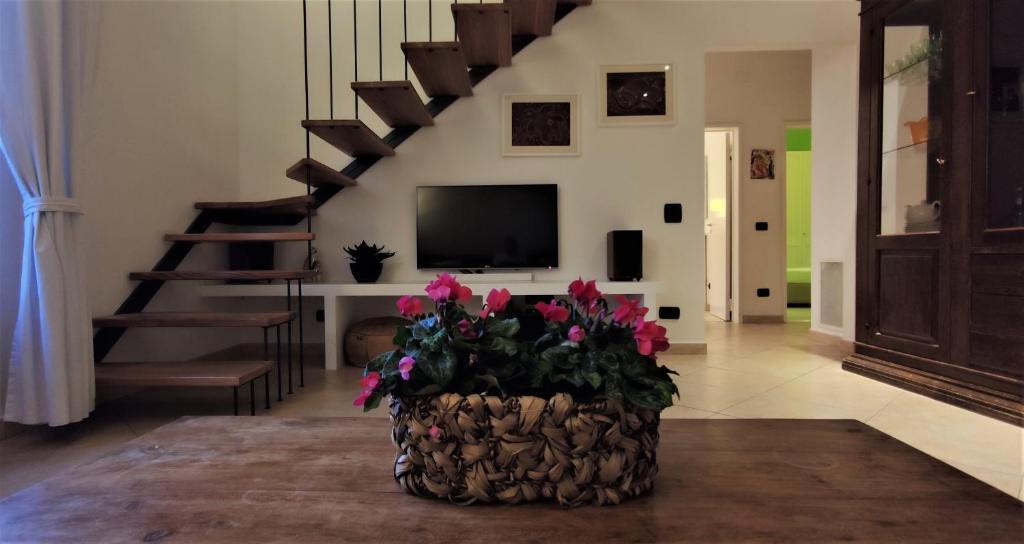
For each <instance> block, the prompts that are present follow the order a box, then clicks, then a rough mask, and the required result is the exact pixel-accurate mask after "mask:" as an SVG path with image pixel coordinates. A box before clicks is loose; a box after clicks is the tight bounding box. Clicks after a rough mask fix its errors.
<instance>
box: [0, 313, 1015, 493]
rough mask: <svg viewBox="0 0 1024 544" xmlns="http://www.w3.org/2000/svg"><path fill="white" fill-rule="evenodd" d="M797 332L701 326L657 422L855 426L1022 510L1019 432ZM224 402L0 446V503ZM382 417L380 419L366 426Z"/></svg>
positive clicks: (317, 382) (325, 375) (178, 402)
mask: <svg viewBox="0 0 1024 544" xmlns="http://www.w3.org/2000/svg"><path fill="white" fill-rule="evenodd" d="M807 330H808V324H807V323H806V322H800V321H793V322H790V323H787V324H786V325H736V324H730V323H722V322H720V321H715V320H709V321H708V322H707V340H708V353H707V355H684V356H664V357H662V359H661V360H662V361H663V362H664V363H665V364H667V365H669V366H670V367H672V368H673V369H674V370H676V371H677V372H679V374H680V375H679V377H678V378H677V380H678V384H679V389H680V393H681V398H680V399H679V400H678V401H677V402H678V405H677V406H673V407H671V408H669V409H668V410H666V411H665V413H664V417H668V418H843V419H858V420H861V421H864V422H866V423H867V424H868V425H871V426H873V427H875V428H877V429H879V430H881V431H883V432H885V433H887V434H889V435H891V436H893V437H895V438H897V439H899V440H901V441H903V442H906V443H907V444H909V445H911V446H913V447H915V448H917V449H919V450H921V451H924V452H925V453H928V454H929V455H932V456H934V457H937V458H939V459H942V460H943V461H945V462H947V463H949V464H951V465H953V466H955V467H957V468H959V469H961V470H963V471H964V472H967V473H969V474H971V475H973V476H975V477H976V478H978V479H980V480H983V481H985V482H987V483H989V484H990V485H992V486H994V487H996V488H998V489H1001V490H1002V491H1004V492H1006V493H1008V494H1010V495H1013V496H1014V497H1017V498H1018V499H1020V500H1024V490H1022V484H1024V430H1022V429H1020V428H1018V427H1014V426H1012V425H1009V424H1007V423H1002V422H1000V421H996V420H994V419H990V418H987V417H983V416H979V415H977V414H974V413H972V412H968V411H965V410H962V409H959V408H955V407H952V406H949V405H946V404H943V403H940V402H937V401H933V400H931V399H928V398H925V397H922V396H919V395H916V394H913V393H908V392H905V391H902V390H900V389H896V388H894V387H891V386H888V385H885V384H882V383H879V382H875V381H872V380H869V379H867V378H863V377H860V376H857V375H855V374H851V373H849V372H845V371H843V370H842V369H841V368H840V363H839V361H840V359H841V358H842V356H843V355H845V354H844V353H843V348H842V347H841V345H839V344H838V343H836V342H834V341H832V340H830V339H829V338H828V337H823V336H819V335H811V334H808V332H807ZM357 378H358V370H357V369H352V368H347V369H344V370H342V371H340V372H326V371H324V370H323V369H322V368H319V369H312V370H308V373H307V383H306V387H305V388H304V389H302V390H298V389H296V394H294V395H292V396H291V397H289V399H288V400H287V401H286V402H284V403H282V404H277V403H275V404H274V407H273V409H272V410H271V411H270V412H264V411H260V413H261V414H270V415H276V416H340V415H345V416H349V415H362V414H361V412H360V411H359V409H357V408H355V407H353V406H352V398H353V397H354V396H355V394H356V392H357V388H358V385H357V383H356V382H357ZM229 410H230V393H229V392H227V391H221V392H218V393H217V394H211V392H202V391H199V392H192V391H189V392H183V391H180V390H179V391H153V390H149V391H145V392H142V393H138V394H135V395H131V396H128V397H124V398H121V399H119V400H117V401H112V402H107V403H104V404H103V405H101V406H100V408H99V409H97V411H96V413H95V414H94V415H93V417H91V418H90V419H89V420H88V421H86V422H83V423H82V424H79V425H76V426H72V427H71V428H66V429H45V428H44V429H32V430H29V431H25V432H23V433H21V434H19V435H16V436H14V437H12V438H9V439H7V440H3V441H0V497H3V496H6V495H8V494H10V493H13V492H15V491H17V490H19V489H22V488H24V487H27V486H29V485H32V484H33V483H36V482H38V481H40V480H42V479H44V478H47V477H49V476H51V475H53V474H55V473H57V472H59V471H60V470H62V469H64V468H67V467H70V466H73V465H76V464H79V463H82V462H85V461H88V460H90V459H94V458H96V457H98V456H101V455H103V454H105V453H107V452H109V451H112V450H114V449H116V448H118V447H119V446H120V445H121V444H122V443H124V442H125V441H127V440H130V439H132V438H134V437H136V436H141V435H142V434H144V433H146V432H147V431H149V430H152V429H154V428H156V427H158V426H160V425H163V424H165V423H168V422H170V421H172V420H174V419H175V418H177V417H179V416H182V415H187V414H224V413H226V412H227V411H229ZM369 415H370V416H373V417H382V416H383V413H382V412H381V411H377V412H372V413H371V414H369Z"/></svg>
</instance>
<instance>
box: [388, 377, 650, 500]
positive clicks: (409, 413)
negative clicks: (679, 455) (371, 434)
mask: <svg viewBox="0 0 1024 544" xmlns="http://www.w3.org/2000/svg"><path fill="white" fill-rule="evenodd" d="M391 422H392V424H393V426H394V427H393V431H392V440H393V441H394V443H395V446H396V447H397V448H398V456H397V458H396V459H395V479H396V480H398V482H399V483H400V484H401V485H402V487H403V488H405V490H406V491H408V492H409V493H412V494H414V495H419V496H421V497H437V498H446V499H449V500H451V501H452V502H455V503H458V504H471V503H474V502H477V501H480V502H487V503H490V502H501V503H507V504H516V503H521V502H533V501H538V500H545V499H556V500H557V501H558V502H559V503H560V504H562V505H563V506H579V505H583V504H589V503H596V504H618V503H619V502H620V501H622V500H623V499H626V498H629V497H634V496H637V495H639V494H641V493H643V492H645V491H647V490H649V489H651V487H652V486H653V485H654V477H655V475H656V474H657V472H658V464H657V459H656V454H655V450H656V449H657V446H658V413H657V412H654V411H652V410H645V409H637V408H634V407H631V406H629V405H625V404H624V403H622V402H618V401H612V400H608V401H601V402H594V403H589V404H583V403H576V402H574V401H573V399H572V397H571V396H569V395H566V394H557V395H554V396H553V397H551V399H549V400H545V399H542V398H538V397H508V398H503V397H499V396H488V395H469V396H467V397H463V396H461V395H455V394H443V395H438V396H431V397H418V398H404V399H394V400H392V402H391ZM432 425H436V426H437V427H438V429H439V430H440V433H437V432H435V437H432V436H431V434H430V427H431V426H432Z"/></svg>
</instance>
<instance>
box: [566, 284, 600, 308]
mask: <svg viewBox="0 0 1024 544" xmlns="http://www.w3.org/2000/svg"><path fill="white" fill-rule="evenodd" d="M569 294H570V295H572V298H574V299H576V302H578V303H580V304H581V305H583V306H584V307H589V306H590V304H591V303H592V302H594V301H595V300H597V299H599V298H601V291H598V290H597V281H596V280H589V281H587V282H584V281H583V278H580V279H578V280H575V281H573V282H572V283H570V284H569Z"/></svg>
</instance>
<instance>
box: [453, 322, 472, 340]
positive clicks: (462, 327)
mask: <svg viewBox="0 0 1024 544" xmlns="http://www.w3.org/2000/svg"><path fill="white" fill-rule="evenodd" d="M456 326H458V327H459V332H460V333H462V336H465V337H466V338H476V331H474V330H473V324H472V323H470V321H469V320H468V319H463V320H462V321H459V322H458V323H456Z"/></svg>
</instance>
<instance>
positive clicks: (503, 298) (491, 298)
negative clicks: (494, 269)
mask: <svg viewBox="0 0 1024 544" xmlns="http://www.w3.org/2000/svg"><path fill="white" fill-rule="evenodd" d="M510 300H512V293H509V292H508V289H502V290H501V291H499V290H497V289H491V292H490V293H488V294H487V306H488V307H489V308H490V309H491V311H492V312H503V311H505V308H506V307H508V302H509V301H510Z"/></svg>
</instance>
